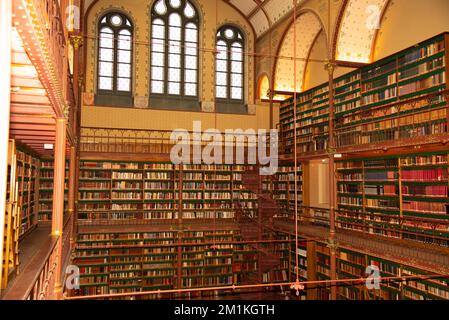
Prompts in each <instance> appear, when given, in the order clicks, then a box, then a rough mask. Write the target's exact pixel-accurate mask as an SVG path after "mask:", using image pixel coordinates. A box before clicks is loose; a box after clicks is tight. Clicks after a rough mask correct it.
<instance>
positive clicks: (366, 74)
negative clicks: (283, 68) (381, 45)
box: [280, 35, 447, 153]
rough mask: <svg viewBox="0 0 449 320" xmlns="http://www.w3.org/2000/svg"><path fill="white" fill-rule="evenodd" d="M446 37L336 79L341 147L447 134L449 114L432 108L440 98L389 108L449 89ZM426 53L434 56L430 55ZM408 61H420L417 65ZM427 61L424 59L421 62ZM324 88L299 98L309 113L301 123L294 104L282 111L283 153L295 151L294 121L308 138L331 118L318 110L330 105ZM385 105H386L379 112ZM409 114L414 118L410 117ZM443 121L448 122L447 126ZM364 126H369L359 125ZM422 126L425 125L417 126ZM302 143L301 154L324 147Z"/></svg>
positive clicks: (437, 106) (301, 114)
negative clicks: (295, 112) (398, 103)
mask: <svg viewBox="0 0 449 320" xmlns="http://www.w3.org/2000/svg"><path fill="white" fill-rule="evenodd" d="M446 38H447V35H444V36H437V37H434V38H433V39H430V40H429V41H428V42H427V43H426V44H420V45H419V47H418V48H415V49H410V51H408V52H412V53H404V52H401V53H399V54H397V55H393V56H391V57H388V58H385V59H383V60H381V61H379V62H376V63H373V64H371V65H368V66H365V67H363V68H361V69H359V70H357V71H354V72H351V73H350V74H347V75H344V76H341V77H339V78H337V79H335V84H336V88H335V108H336V119H335V124H336V127H337V128H338V129H340V128H341V129H342V130H338V131H337V139H338V140H339V144H338V147H344V146H350V145H360V144H371V143H376V142H383V141H390V140H397V139H408V138H415V137H422V136H428V135H435V134H440V133H445V132H447V117H446V115H444V116H442V114H441V113H438V112H437V114H438V115H437V116H434V115H433V113H432V109H434V110H437V109H440V108H441V106H442V103H444V100H442V99H441V97H440V98H438V99H439V100H440V101H437V99H422V100H420V101H413V102H412V101H410V103H403V101H401V105H398V106H397V107H395V106H391V104H393V103H395V102H399V100H407V99H410V98H414V97H417V96H422V95H427V94H430V93H432V92H434V93H435V92H439V91H441V90H443V89H444V88H445V87H446V81H447V79H446V72H445V68H446V67H447V66H446V61H445V59H446V56H445V55H444V52H445V50H446V48H445V40H446ZM430 48H437V49H430ZM428 52H431V54H430V55H427V53H428ZM409 56H410V57H413V58H415V57H420V58H418V59H416V60H413V59H410V58H409ZM423 58H426V59H425V60H422V61H419V60H420V59H423ZM411 62H413V63H411ZM326 87H327V86H326V85H322V86H320V87H317V88H313V89H310V90H308V91H306V92H304V93H300V94H298V96H297V101H298V102H299V106H298V109H299V110H301V111H303V108H304V109H305V112H304V111H303V112H297V119H293V112H291V111H292V105H293V101H294V99H289V100H287V101H285V102H284V103H283V105H282V106H281V118H280V122H281V123H280V124H281V128H282V130H281V131H282V132H283V137H282V139H283V145H284V146H288V148H286V150H285V152H287V153H291V152H293V148H290V146H291V145H292V144H293V143H292V141H291V140H293V135H292V134H291V133H290V132H289V131H288V130H292V129H293V124H294V122H295V121H296V122H297V123H298V127H299V133H300V135H301V134H304V135H310V134H312V133H313V132H314V129H315V128H319V127H321V126H322V125H325V122H326V121H328V120H327V117H325V116H323V115H326V113H327V112H328V110H327V108H326V107H325V108H323V109H321V108H320V107H321V106H322V105H323V106H326V105H327V104H328V101H326V98H327V96H328V95H327V94H322V93H323V92H322V90H323V89H322V88H326ZM318 92H319V93H318ZM320 94H321V95H320ZM312 101H313V103H311V102H312ZM382 105H385V106H384V107H381V106H382ZM424 109H430V111H429V112H428V111H427V110H424ZM348 111H352V112H348ZM409 113H414V114H415V115H413V116H407V114H409ZM416 115H419V116H418V117H416ZM312 117H313V118H312ZM439 120H441V121H444V120H445V121H446V125H444V124H443V123H442V122H439ZM374 121H376V122H374ZM363 122H365V123H366V125H363V126H362V125H360V124H362V123H363ZM424 122H425V123H426V124H423V125H421V126H419V124H421V123H424ZM359 125H360V126H359ZM309 126H310V127H312V128H309ZM347 126H351V131H349V130H347V131H345V130H344V128H345V127H347ZM355 126H357V127H355ZM388 129H391V132H378V131H380V130H388ZM351 133H354V134H351ZM298 144H299V145H309V146H308V147H303V146H301V147H300V148H299V150H298V151H299V152H301V153H308V152H313V151H319V150H322V148H321V149H320V147H321V146H315V147H313V145H312V140H299V139H298Z"/></svg>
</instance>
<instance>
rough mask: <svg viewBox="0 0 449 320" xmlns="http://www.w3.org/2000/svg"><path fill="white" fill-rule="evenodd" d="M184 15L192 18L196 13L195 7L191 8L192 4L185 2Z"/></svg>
mask: <svg viewBox="0 0 449 320" xmlns="http://www.w3.org/2000/svg"><path fill="white" fill-rule="evenodd" d="M184 15H185V16H186V17H187V18H190V19H191V18H193V17H195V15H196V13H195V9H194V8H193V6H192V5H191V4H190V3H188V2H187V4H186V7H185V9H184Z"/></svg>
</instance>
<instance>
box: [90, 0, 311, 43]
mask: <svg viewBox="0 0 449 320" xmlns="http://www.w3.org/2000/svg"><path fill="white" fill-rule="evenodd" d="M97 1H98V0H86V1H85V8H89V7H90V6H92V4H94V3H95V2H97ZM207 1H210V0H207ZM221 1H223V2H226V3H228V4H230V5H232V6H233V7H234V8H236V9H237V10H239V11H240V12H241V13H242V14H243V15H244V16H245V17H246V19H247V20H248V21H249V22H250V23H251V25H252V26H253V28H254V30H255V31H256V36H257V37H259V36H261V35H262V34H264V33H265V32H266V31H268V30H269V29H270V27H271V26H272V25H273V24H275V23H276V22H278V21H279V20H281V19H282V18H284V17H285V16H287V15H288V13H290V12H291V11H292V9H293V0H221ZM304 1H305V0H296V3H297V5H298V6H299V4H301V3H302V2H304Z"/></svg>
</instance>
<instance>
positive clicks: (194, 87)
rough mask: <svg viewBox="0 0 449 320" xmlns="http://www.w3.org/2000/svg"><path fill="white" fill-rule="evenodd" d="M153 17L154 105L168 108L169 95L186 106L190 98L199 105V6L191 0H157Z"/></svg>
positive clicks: (152, 91)
mask: <svg viewBox="0 0 449 320" xmlns="http://www.w3.org/2000/svg"><path fill="white" fill-rule="evenodd" d="M151 18H152V24H151V27H152V30H151V95H152V102H151V104H152V105H156V106H163V107H164V106H167V107H169V106H170V105H169V104H170V103H171V102H170V97H172V98H174V99H177V100H179V98H180V97H183V98H187V102H186V100H184V102H183V106H184V107H186V106H187V108H188V105H189V103H188V101H189V100H190V101H192V100H196V106H198V98H197V97H198V34H199V32H198V26H199V16H198V12H197V10H196V8H195V7H194V5H193V4H192V3H191V2H190V1H189V0H158V1H156V2H155V4H154V6H153V8H152V11H151ZM158 98H159V99H158ZM167 98H168V99H167ZM189 98H190V99H189ZM191 105H192V106H193V105H195V104H191Z"/></svg>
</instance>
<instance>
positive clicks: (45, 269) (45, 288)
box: [24, 214, 74, 300]
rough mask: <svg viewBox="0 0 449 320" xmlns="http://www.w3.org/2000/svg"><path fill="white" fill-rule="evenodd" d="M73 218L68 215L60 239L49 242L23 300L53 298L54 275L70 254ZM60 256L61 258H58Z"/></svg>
mask: <svg viewBox="0 0 449 320" xmlns="http://www.w3.org/2000/svg"><path fill="white" fill-rule="evenodd" d="M73 223H74V216H73V214H72V215H70V216H69V217H68V218H67V219H66V222H65V224H64V229H63V230H64V231H63V235H62V236H61V237H54V238H53V239H52V240H51V243H50V246H49V247H48V253H47V255H46V256H45V258H44V259H43V262H42V264H41V267H40V268H39V269H38V271H37V272H36V276H35V277H34V280H33V281H32V282H31V284H30V286H29V288H28V290H27V291H26V293H25V295H24V300H48V299H52V298H54V297H53V296H52V294H53V290H54V285H55V275H56V272H58V270H62V267H63V266H64V265H65V264H66V263H67V262H68V259H69V257H70V253H71V249H72V248H71V244H70V238H71V237H72V231H73ZM59 241H62V250H61V253H60V252H58V244H59ZM60 255H61V256H62V258H60ZM60 262H62V266H60V268H58V264H59V263H60ZM63 274H64V270H62V274H61V279H64V277H63Z"/></svg>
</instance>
